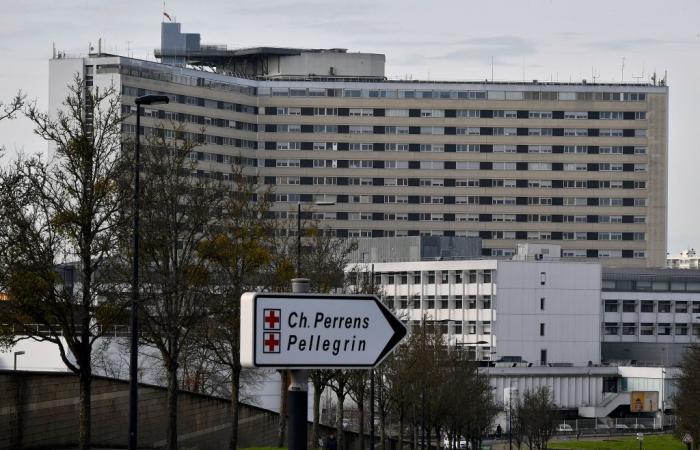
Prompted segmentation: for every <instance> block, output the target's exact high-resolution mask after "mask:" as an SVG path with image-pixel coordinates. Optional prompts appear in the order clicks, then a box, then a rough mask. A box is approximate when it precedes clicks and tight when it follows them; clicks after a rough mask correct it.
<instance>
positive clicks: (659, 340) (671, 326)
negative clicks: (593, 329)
mask: <svg viewBox="0 0 700 450" xmlns="http://www.w3.org/2000/svg"><path fill="white" fill-rule="evenodd" d="M602 283H603V284H602V291H601V300H602V302H603V305H602V310H603V313H602V316H601V322H602V323H601V325H602V355H603V359H604V360H609V361H625V362H629V361H636V362H638V363H640V364H644V363H650V364H659V365H664V366H668V365H677V364H678V363H679V362H680V360H681V358H682V356H683V353H684V352H685V350H686V349H687V348H688V347H689V346H691V345H698V344H699V343H700V273H698V272H696V271H694V270H693V271H691V270H682V269H630V268H605V269H603V282H602Z"/></svg>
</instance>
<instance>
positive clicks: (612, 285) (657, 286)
mask: <svg viewBox="0 0 700 450" xmlns="http://www.w3.org/2000/svg"><path fill="white" fill-rule="evenodd" d="M602 289H603V290H604V291H622V292H630V291H641V292H665V291H670V292H684V291H687V292H700V278H698V279H697V280H695V279H693V280H682V279H676V280H672V281H671V280H658V281H649V280H606V279H605V278H603V283H602Z"/></svg>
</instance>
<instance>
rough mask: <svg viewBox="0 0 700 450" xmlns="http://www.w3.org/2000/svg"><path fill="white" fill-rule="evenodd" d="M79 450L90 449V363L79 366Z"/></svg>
mask: <svg viewBox="0 0 700 450" xmlns="http://www.w3.org/2000/svg"><path fill="white" fill-rule="evenodd" d="M79 376H80V437H79V440H80V441H79V448H80V450H90V442H91V429H90V426H91V425H90V424H91V421H90V390H91V388H92V369H91V367H90V364H85V365H81V366H80V375H79Z"/></svg>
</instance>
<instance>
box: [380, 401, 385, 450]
mask: <svg viewBox="0 0 700 450" xmlns="http://www.w3.org/2000/svg"><path fill="white" fill-rule="evenodd" d="M379 440H380V442H381V443H380V446H379V448H380V450H386V412H385V411H384V408H382V409H381V410H380V411H379Z"/></svg>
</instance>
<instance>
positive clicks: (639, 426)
mask: <svg viewBox="0 0 700 450" xmlns="http://www.w3.org/2000/svg"><path fill="white" fill-rule="evenodd" d="M630 428H633V429H635V430H644V429H646V427H645V426H644V425H642V424H641V423H633V424H632V425H630Z"/></svg>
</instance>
